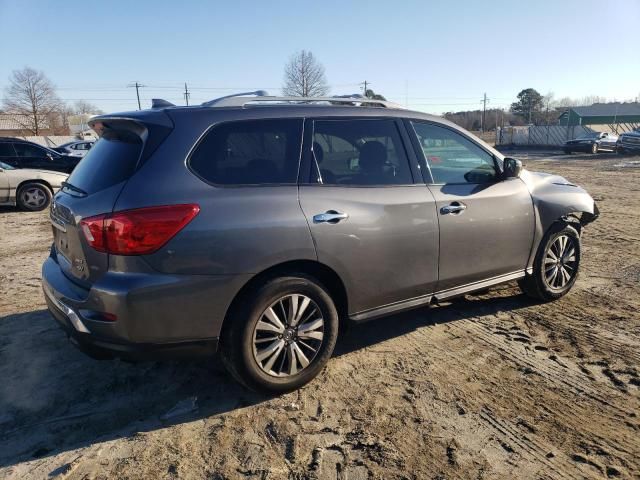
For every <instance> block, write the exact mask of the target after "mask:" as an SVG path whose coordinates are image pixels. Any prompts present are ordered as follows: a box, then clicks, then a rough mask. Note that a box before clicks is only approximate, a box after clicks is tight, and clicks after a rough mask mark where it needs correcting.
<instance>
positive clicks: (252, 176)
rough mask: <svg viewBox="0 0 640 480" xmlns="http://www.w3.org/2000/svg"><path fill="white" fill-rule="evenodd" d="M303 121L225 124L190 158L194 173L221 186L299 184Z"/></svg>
mask: <svg viewBox="0 0 640 480" xmlns="http://www.w3.org/2000/svg"><path fill="white" fill-rule="evenodd" d="M301 139H302V120H297V119H273V120H248V121H237V122H229V123H223V124H221V125H219V126H216V127H214V128H212V129H211V130H210V131H209V132H208V133H207V134H206V135H205V137H204V139H203V140H202V141H201V142H200V144H199V145H198V146H197V147H196V149H195V151H194V152H193V154H192V155H191V158H190V160H189V165H190V167H191V169H192V170H193V171H194V172H195V173H196V174H198V175H199V176H200V177H201V178H203V179H204V180H206V181H208V182H211V183H214V184H220V185H257V184H287V183H296V181H297V178H298V164H299V160H300V142H301Z"/></svg>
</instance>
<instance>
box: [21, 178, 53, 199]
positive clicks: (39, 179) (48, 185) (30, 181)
mask: <svg viewBox="0 0 640 480" xmlns="http://www.w3.org/2000/svg"><path fill="white" fill-rule="evenodd" d="M28 183H39V184H40V185H44V186H45V187H47V188H48V189H49V191H50V192H51V195H53V193H54V192H53V187H52V186H51V184H50V183H49V182H47V181H46V180H42V179H41V178H34V179H30V180H23V181H22V182H20V183H19V184H18V185H17V186H16V198H17V196H18V192H19V191H20V189H21V188H22V187H24V186H25V185H26V184H28Z"/></svg>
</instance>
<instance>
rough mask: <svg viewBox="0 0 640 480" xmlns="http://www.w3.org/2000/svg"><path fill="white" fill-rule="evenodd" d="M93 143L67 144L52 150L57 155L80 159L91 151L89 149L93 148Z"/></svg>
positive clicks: (77, 142) (78, 142)
mask: <svg viewBox="0 0 640 480" xmlns="http://www.w3.org/2000/svg"><path fill="white" fill-rule="evenodd" d="M94 143H95V142H88V141H82V140H80V141H76V142H68V143H64V144H62V145H60V146H59V147H54V148H53V150H55V151H56V152H58V153H63V154H66V155H71V156H72V157H80V158H82V157H84V156H85V155H86V154H87V152H88V151H89V150H91V147H93V144H94Z"/></svg>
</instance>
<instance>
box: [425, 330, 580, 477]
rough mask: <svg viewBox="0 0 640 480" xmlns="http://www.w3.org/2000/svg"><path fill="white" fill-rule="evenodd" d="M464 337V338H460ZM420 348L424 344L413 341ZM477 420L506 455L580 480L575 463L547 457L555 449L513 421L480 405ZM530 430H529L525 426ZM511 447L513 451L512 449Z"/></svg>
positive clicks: (436, 348) (442, 354) (432, 347)
mask: <svg viewBox="0 0 640 480" xmlns="http://www.w3.org/2000/svg"><path fill="white" fill-rule="evenodd" d="M466 322H467V321H466V320H460V321H458V322H453V323H450V324H448V325H447V327H451V326H453V325H455V326H456V329H458V327H460V328H459V329H462V330H465V327H464V326H460V325H459V323H465V325H466ZM416 333H417V334H418V335H419V336H422V337H423V338H429V329H427V328H424V329H420V330H418V332H416ZM464 335H465V336H466V337H468V333H467V332H466V330H465V332H464ZM463 338H464V337H463ZM416 343H417V344H419V345H421V346H422V347H423V348H424V346H425V345H424V343H420V342H416ZM428 350H429V352H431V353H432V354H434V356H435V357H438V358H446V359H447V360H446V363H447V365H452V364H453V363H460V358H459V357H457V356H455V355H453V354H451V353H450V352H449V351H447V350H446V349H445V348H442V346H441V345H440V344H439V343H437V342H433V343H430V344H429V348H428ZM478 417H479V418H480V419H481V420H482V422H481V423H479V425H480V426H481V425H483V423H484V424H487V425H488V426H489V427H490V428H491V430H492V431H493V432H495V433H496V434H497V437H498V438H497V439H496V440H497V442H498V443H499V444H500V446H501V447H502V449H504V450H505V451H507V452H508V453H512V454H518V455H521V456H524V457H528V458H529V459H530V460H531V461H532V464H533V465H544V466H545V467H546V468H547V469H548V470H549V471H550V472H553V473H554V474H555V475H556V478H570V479H582V478H584V476H583V475H581V474H574V473H572V472H573V471H575V470H576V465H575V463H573V462H571V461H570V460H569V458H568V457H566V456H558V455H553V454H551V455H550V452H552V451H553V450H557V447H556V446H555V445H551V444H549V443H547V442H544V441H540V440H538V439H537V436H536V435H535V434H534V433H533V432H530V434H528V435H527V434H524V433H523V432H522V430H519V429H518V427H517V426H516V425H514V424H513V422H511V421H508V420H504V419H500V418H498V417H497V416H496V415H495V414H494V413H493V412H492V411H491V410H490V409H489V408H488V407H486V406H484V407H482V409H481V410H480V412H479V414H478ZM529 428H531V427H529ZM514 447H515V448H514Z"/></svg>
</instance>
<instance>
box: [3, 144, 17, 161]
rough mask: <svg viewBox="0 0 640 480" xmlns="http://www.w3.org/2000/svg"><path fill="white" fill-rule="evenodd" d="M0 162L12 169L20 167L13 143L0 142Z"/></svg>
mask: <svg viewBox="0 0 640 480" xmlns="http://www.w3.org/2000/svg"><path fill="white" fill-rule="evenodd" d="M0 162H4V163H6V164H7V165H11V166H12V167H15V166H17V165H18V155H17V154H16V150H15V149H14V148H13V143H11V142H0Z"/></svg>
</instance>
